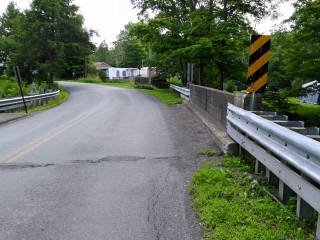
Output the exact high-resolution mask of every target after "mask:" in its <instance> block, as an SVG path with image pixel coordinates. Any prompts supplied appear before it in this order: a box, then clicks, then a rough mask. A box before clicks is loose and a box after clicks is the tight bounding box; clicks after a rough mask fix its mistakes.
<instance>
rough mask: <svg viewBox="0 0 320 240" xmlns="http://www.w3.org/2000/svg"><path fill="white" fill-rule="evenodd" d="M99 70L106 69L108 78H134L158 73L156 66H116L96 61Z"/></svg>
mask: <svg viewBox="0 0 320 240" xmlns="http://www.w3.org/2000/svg"><path fill="white" fill-rule="evenodd" d="M94 65H95V66H96V69H97V70H100V71H102V70H105V71H106V74H107V78H109V79H110V80H111V79H115V80H116V79H134V78H135V77H137V76H139V75H140V76H141V77H149V76H154V75H155V74H156V68H151V70H149V68H148V67H143V68H141V69H140V70H139V69H138V68H116V67H112V66H110V65H109V64H106V63H104V62H96V63H94Z"/></svg>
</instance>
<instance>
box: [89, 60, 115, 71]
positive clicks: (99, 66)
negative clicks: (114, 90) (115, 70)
mask: <svg viewBox="0 0 320 240" xmlns="http://www.w3.org/2000/svg"><path fill="white" fill-rule="evenodd" d="M93 65H94V66H95V67H96V69H97V70H104V69H108V68H112V66H110V65H109V64H107V63H105V62H94V63H93Z"/></svg>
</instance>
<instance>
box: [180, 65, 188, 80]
mask: <svg viewBox="0 0 320 240" xmlns="http://www.w3.org/2000/svg"><path fill="white" fill-rule="evenodd" d="M180 73H181V83H182V85H183V86H187V78H186V75H185V73H184V64H183V62H182V61H180Z"/></svg>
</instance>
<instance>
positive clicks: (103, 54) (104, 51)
mask: <svg viewBox="0 0 320 240" xmlns="http://www.w3.org/2000/svg"><path fill="white" fill-rule="evenodd" d="M108 51H109V48H108V44H107V43H106V41H105V40H103V41H102V42H101V43H100V44H99V46H98V48H97V49H96V51H95V53H94V60H95V61H96V62H105V63H107V56H108Z"/></svg>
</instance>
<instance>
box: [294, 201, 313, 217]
mask: <svg viewBox="0 0 320 240" xmlns="http://www.w3.org/2000/svg"><path fill="white" fill-rule="evenodd" d="M313 214H314V209H313V207H311V206H310V205H309V204H308V203H307V202H306V201H304V200H303V199H302V198H301V197H300V196H297V216H298V217H302V218H305V219H308V220H313Z"/></svg>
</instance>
